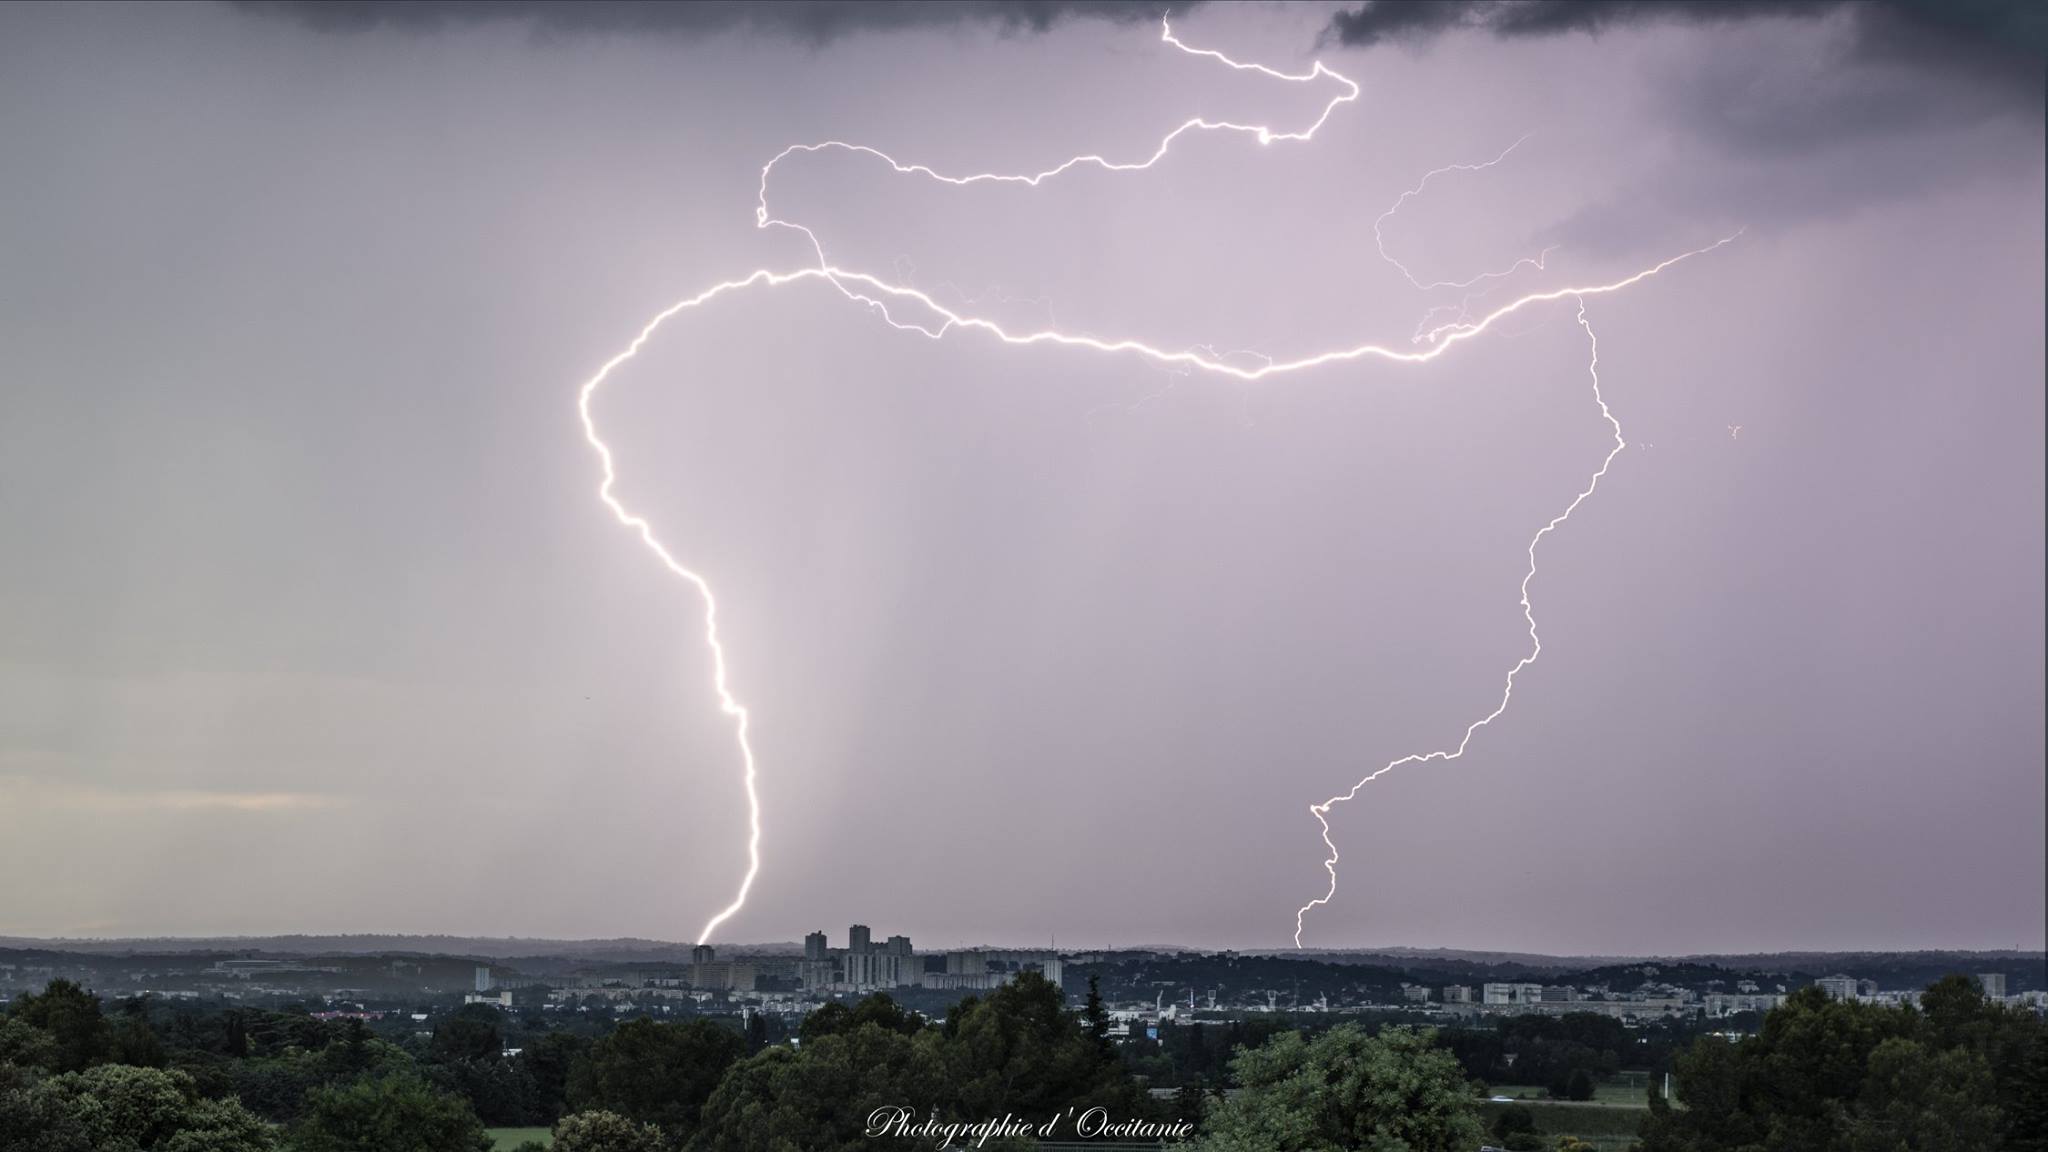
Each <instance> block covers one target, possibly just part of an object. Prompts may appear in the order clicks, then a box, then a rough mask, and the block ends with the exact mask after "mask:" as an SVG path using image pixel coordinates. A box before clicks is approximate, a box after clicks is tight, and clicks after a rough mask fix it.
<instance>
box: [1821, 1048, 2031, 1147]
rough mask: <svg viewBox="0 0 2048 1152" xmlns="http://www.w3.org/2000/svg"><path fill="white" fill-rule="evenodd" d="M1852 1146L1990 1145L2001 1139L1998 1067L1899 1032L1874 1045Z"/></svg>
mask: <svg viewBox="0 0 2048 1152" xmlns="http://www.w3.org/2000/svg"><path fill="white" fill-rule="evenodd" d="M1854 1111H1855V1116H1854V1119H1853V1120H1852V1121H1851V1122H1850V1125H1849V1129H1848V1132H1847V1133H1846V1139H1845V1140H1844V1141H1843V1144H1844V1146H1845V1147H1846V1148H1847V1149H1848V1150H1849V1152H1898V1150H1899V1149H1911V1150H1912V1152H1986V1150H1988V1149H1994V1148H1997V1147H1998V1145H1999V1139H1998V1129H1999V1113H1998V1106H1997V1104H1996V1103H1994V1099H1993V1088H1992V1082H1991V1067H1990V1065H1989V1064H1987V1063H1985V1061H1984V1058H1983V1057H1981V1056H1979V1055H1977V1054H1976V1053H1975V1052H1971V1051H1968V1050H1966V1049H1963V1048H1951V1049H1949V1050H1947V1051H1945V1052H1929V1051H1928V1050H1927V1049H1926V1048H1925V1047H1923V1046H1921V1045H1920V1044H1918V1043H1915V1042H1914V1041H1911V1040H1905V1039H1901V1038H1899V1037H1893V1038H1892V1039H1890V1040H1886V1041H1885V1042H1884V1043H1882V1044H1879V1045H1878V1046H1877V1047H1876V1048H1875V1049H1874V1050H1872V1052H1871V1053H1870V1075H1869V1078H1868V1079H1867V1081H1866V1082H1865V1084H1864V1087H1863V1092H1862V1094H1861V1095H1860V1096H1859V1098H1858V1099H1857V1102H1856V1107H1855V1110H1854Z"/></svg>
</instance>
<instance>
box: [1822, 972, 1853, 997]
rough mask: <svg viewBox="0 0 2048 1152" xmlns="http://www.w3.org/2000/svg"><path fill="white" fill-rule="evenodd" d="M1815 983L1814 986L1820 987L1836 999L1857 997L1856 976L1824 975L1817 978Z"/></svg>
mask: <svg viewBox="0 0 2048 1152" xmlns="http://www.w3.org/2000/svg"><path fill="white" fill-rule="evenodd" d="M1813 984H1814V987H1816V988H1819V989H1820V990H1821V991H1823V992H1825V993H1827V994H1828V996H1829V997H1830V998H1832V999H1835V1000H1854V999H1855V998H1856V978H1855V977H1854V976H1823V977H1821V978H1820V979H1818V980H1815V981H1814V982H1813Z"/></svg>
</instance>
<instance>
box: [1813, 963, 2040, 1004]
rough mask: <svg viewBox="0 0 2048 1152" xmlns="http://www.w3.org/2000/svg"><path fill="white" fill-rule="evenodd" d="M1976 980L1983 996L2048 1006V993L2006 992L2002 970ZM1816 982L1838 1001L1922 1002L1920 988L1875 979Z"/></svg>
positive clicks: (1826, 978) (1828, 978)
mask: <svg viewBox="0 0 2048 1152" xmlns="http://www.w3.org/2000/svg"><path fill="white" fill-rule="evenodd" d="M1975 979H1976V981H1977V986H1978V987H1979V988H1982V989H1983V990H1984V995H1985V996H1986V997H1987V998H1989V999H1991V1000H1994V1001H1997V1002H1998V1003H2001V1004H2008V1005H2011V1006H2013V1007H2016V1008H2019V1007H2025V1008H2041V1007H2044V1006H2048V993H2043V992H2041V991H2033V992H2022V993H2019V994H2018V995H2007V993H2006V990H2005V973H2003V972H1979V973H1977V975H1976V977H1975ZM1813 983H1814V987H1816V988H1819V989H1820V990H1821V991H1823V992H1825V993H1827V994H1828V995H1829V996H1831V997H1833V998H1835V999H1837V1000H1859V1001H1861V1002H1863V1003H1865V1004H1918V1003H1919V1002H1920V992H1919V990H1918V989H1907V990H1898V991H1889V992H1887V991H1883V990H1880V989H1879V988H1878V986H1877V981H1875V980H1858V979H1857V978H1856V977H1854V976H1823V977H1821V978H1820V979H1818V980H1815V981H1814V982H1813Z"/></svg>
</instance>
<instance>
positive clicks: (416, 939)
mask: <svg viewBox="0 0 2048 1152" xmlns="http://www.w3.org/2000/svg"><path fill="white" fill-rule="evenodd" d="M691 947H692V946H691V945H690V944H688V943H680V942H676V941H670V940H642V939H638V938H635V937H620V938H617V939H610V940H552V939H545V938H530V937H520V936H508V937H497V936H402V935H378V934H361V935H346V936H304V935H292V936H196V937H194V936H155V937H147V936H143V937H122V938H113V939H66V938H61V937H60V938H56V939H47V940H44V939H35V938H31V937H19V936H0V948H6V949H32V950H38V951H48V952H73V953H84V954H89V955H96V956H127V955H150V956H173V955H182V954H188V953H224V954H229V955H240V954H243V953H250V952H262V953H267V954H271V955H281V956H355V955H378V956H405V955H419V956H465V957H477V958H480V959H489V960H506V959H511V958H513V957H518V956H545V957H555V958H561V959H573V960H598V961H610V962H616V963H668V962H684V961H688V960H689V958H690V948H691ZM717 947H718V952H719V955H721V956H753V955H789V954H792V953H797V952H801V951H802V950H803V949H802V948H801V947H800V946H799V945H798V944H796V943H795V942H794V941H792V942H789V943H770V944H720V945H718V946H717Z"/></svg>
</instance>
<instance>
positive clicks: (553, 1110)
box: [518, 1032, 590, 1124]
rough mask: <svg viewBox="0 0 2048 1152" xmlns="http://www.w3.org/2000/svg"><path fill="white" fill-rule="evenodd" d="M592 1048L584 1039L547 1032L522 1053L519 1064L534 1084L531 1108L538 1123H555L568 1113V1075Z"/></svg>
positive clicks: (567, 1034)
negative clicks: (579, 1058)
mask: <svg viewBox="0 0 2048 1152" xmlns="http://www.w3.org/2000/svg"><path fill="white" fill-rule="evenodd" d="M589 1047H590V1043H589V1041H588V1040H586V1039H584V1038H583V1037H581V1036H576V1035H573V1034H571V1033H568V1032H548V1033H546V1034H545V1035H543V1036H541V1037H540V1038H539V1039H537V1040H535V1041H533V1042H532V1043H531V1044H528V1045H527V1046H526V1050H525V1051H524V1052H521V1053H520V1054H519V1057H518V1059H519V1063H520V1064H521V1065H523V1066H524V1067H525V1069H526V1072H527V1075H528V1076H529V1077H530V1078H531V1080H532V1083H533V1095H532V1097H531V1099H530V1100H529V1102H528V1107H529V1108H530V1109H531V1111H532V1113H533V1119H534V1120H535V1121H536V1122H538V1123H542V1124H552V1123H554V1122H555V1121H556V1120H558V1119H560V1118H561V1116H562V1115H563V1113H565V1112H567V1111H568V1107H569V1072H570V1070H571V1069H572V1068H574V1067H575V1065H576V1060H577V1058H578V1057H579V1056H581V1055H582V1054H583V1053H584V1051H585V1050H587V1049H588V1048H589Z"/></svg>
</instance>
